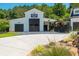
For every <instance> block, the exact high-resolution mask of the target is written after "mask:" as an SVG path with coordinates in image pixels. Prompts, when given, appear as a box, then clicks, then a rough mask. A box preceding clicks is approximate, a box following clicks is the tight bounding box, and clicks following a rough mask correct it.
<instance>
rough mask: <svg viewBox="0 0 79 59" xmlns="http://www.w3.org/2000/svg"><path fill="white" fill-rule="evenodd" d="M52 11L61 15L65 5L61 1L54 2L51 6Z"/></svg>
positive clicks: (64, 10)
mask: <svg viewBox="0 0 79 59" xmlns="http://www.w3.org/2000/svg"><path fill="white" fill-rule="evenodd" d="M53 13H54V14H55V15H57V16H59V17H62V16H64V15H65V13H66V6H65V5H63V4H62V3H56V4H55V5H54V6H53Z"/></svg>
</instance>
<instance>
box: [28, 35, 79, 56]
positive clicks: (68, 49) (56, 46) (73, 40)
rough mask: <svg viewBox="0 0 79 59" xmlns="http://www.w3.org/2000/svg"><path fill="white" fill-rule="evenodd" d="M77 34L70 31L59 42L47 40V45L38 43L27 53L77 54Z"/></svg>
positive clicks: (45, 54)
mask: <svg viewBox="0 0 79 59" xmlns="http://www.w3.org/2000/svg"><path fill="white" fill-rule="evenodd" d="M78 41H79V35H78V34H76V33H70V35H69V36H68V37H66V38H65V39H64V40H62V41H59V42H49V44H47V45H38V46H37V47H36V48H34V49H33V50H32V51H31V52H30V54H29V55H32V56H78V55H79V52H78V51H79V49H78V47H77V46H79V45H78V44H79V42H78Z"/></svg>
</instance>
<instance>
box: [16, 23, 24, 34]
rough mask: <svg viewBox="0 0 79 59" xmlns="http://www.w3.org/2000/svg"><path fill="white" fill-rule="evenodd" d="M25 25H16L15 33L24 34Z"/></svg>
mask: <svg viewBox="0 0 79 59" xmlns="http://www.w3.org/2000/svg"><path fill="white" fill-rule="evenodd" d="M23 30H24V25H23V24H15V32H23Z"/></svg>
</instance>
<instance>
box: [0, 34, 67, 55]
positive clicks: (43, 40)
mask: <svg viewBox="0 0 79 59" xmlns="http://www.w3.org/2000/svg"><path fill="white" fill-rule="evenodd" d="M67 36H68V34H29V35H20V36H13V37H6V38H0V56H25V55H27V54H28V53H29V52H30V51H31V50H32V49H33V48H34V47H35V46H37V45H39V44H47V43H48V42H49V40H50V41H60V40H63V39H64V37H67Z"/></svg>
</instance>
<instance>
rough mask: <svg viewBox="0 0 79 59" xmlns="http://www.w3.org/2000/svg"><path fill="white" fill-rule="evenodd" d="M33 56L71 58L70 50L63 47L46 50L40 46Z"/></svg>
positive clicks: (52, 47) (33, 52)
mask: <svg viewBox="0 0 79 59" xmlns="http://www.w3.org/2000/svg"><path fill="white" fill-rule="evenodd" d="M32 55H39V56H71V53H70V52H69V49H67V48H66V47H63V46H57V45H55V46H51V47H49V48H46V47H44V46H38V47H36V48H35V49H34V50H33V51H32Z"/></svg>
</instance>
